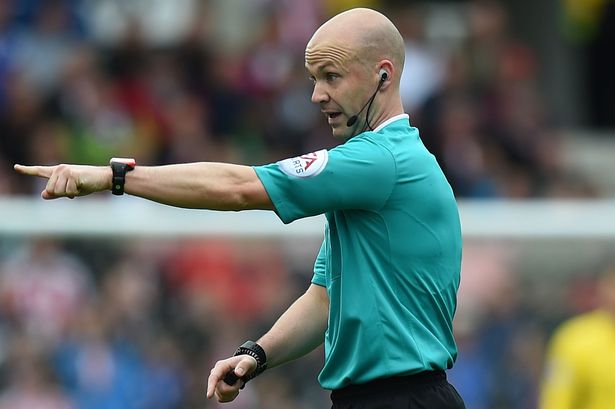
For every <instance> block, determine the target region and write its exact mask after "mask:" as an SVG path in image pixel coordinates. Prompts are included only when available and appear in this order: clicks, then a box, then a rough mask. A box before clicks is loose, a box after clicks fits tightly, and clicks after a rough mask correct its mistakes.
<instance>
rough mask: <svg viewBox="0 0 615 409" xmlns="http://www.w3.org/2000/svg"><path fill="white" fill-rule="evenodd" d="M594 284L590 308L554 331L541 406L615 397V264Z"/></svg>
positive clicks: (556, 407)
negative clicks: (592, 301) (592, 305)
mask: <svg viewBox="0 0 615 409" xmlns="http://www.w3.org/2000/svg"><path fill="white" fill-rule="evenodd" d="M595 284H596V294H595V297H594V299H595V307H594V309H593V310H592V311H590V312H586V313H583V314H579V315H577V316H575V317H573V318H571V319H570V320H568V321H566V322H564V323H563V324H561V326H559V327H558V329H557V330H556V331H555V333H554V334H553V337H552V339H551V342H550V345H549V351H548V355H547V361H546V368H545V373H544V377H543V382H542V390H541V396H540V408H541V409H571V408H579V409H584V408H596V409H598V408H605V409H606V408H611V407H612V406H613V403H614V402H615V388H614V387H613V386H614V385H615V376H614V375H613V371H612V369H613V363H615V349H614V348H613V344H614V343H615V268H613V267H610V268H609V269H607V270H606V271H605V272H604V274H603V275H602V276H601V277H600V278H599V279H598V280H597V281H596V283H595Z"/></svg>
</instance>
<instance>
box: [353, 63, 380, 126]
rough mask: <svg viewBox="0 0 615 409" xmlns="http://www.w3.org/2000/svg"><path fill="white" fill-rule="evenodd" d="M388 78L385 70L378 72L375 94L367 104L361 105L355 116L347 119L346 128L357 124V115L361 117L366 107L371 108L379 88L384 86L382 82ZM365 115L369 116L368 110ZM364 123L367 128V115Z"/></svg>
mask: <svg viewBox="0 0 615 409" xmlns="http://www.w3.org/2000/svg"><path fill="white" fill-rule="evenodd" d="M388 77H389V74H388V73H387V72H386V71H385V70H380V81H379V82H378V87H377V88H376V92H374V95H372V96H371V98H370V99H368V100H367V102H366V103H365V105H363V108H361V110H360V111H359V112H357V113H356V114H355V115H353V116H351V117H350V118H348V121H347V122H346V126H348V127H350V126H353V125H354V124H355V123H356V122H357V119H359V115H361V112H363V110H364V109H365V108H366V107H367V106H368V105H369V106H370V107H371V105H372V102H374V98H376V95H377V94H378V91H380V87H382V84H384V82H385V81H386V80H387V78H388ZM367 114H368V115H369V109H368V110H367ZM365 123H366V124H367V125H368V126H369V122H368V118H367V115H366V116H365Z"/></svg>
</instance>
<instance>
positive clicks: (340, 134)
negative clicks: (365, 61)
mask: <svg viewBox="0 0 615 409" xmlns="http://www.w3.org/2000/svg"><path fill="white" fill-rule="evenodd" d="M305 66H306V68H307V70H308V72H309V75H310V79H311V80H312V82H313V84H314V91H313V92H312V102H313V103H315V104H319V105H320V110H321V112H322V113H323V114H324V115H325V117H326V118H327V122H328V123H329V126H330V127H331V130H332V132H333V136H334V137H336V138H338V139H341V140H347V139H350V138H351V137H353V136H354V135H357V134H358V133H360V132H361V130H362V129H363V125H364V119H363V118H364V115H365V112H363V113H361V115H359V119H358V120H357V121H356V122H355V123H354V124H353V125H352V126H350V127H349V126H347V125H346V123H347V122H348V119H349V118H350V117H352V116H353V115H355V114H357V113H358V112H359V111H360V110H361V108H362V107H363V105H364V104H365V102H366V101H367V100H368V99H369V98H370V96H371V94H370V90H371V92H373V89H372V88H373V87H371V85H372V84H371V83H370V78H369V77H368V74H367V72H366V70H365V69H364V68H363V67H362V66H361V65H360V64H359V62H357V61H356V59H355V58H354V55H353V51H352V49H350V47H344V46H340V45H339V44H326V43H325V44H322V43H321V44H316V45H314V44H312V42H310V44H308V47H307V49H306V52H305ZM367 85H370V87H368V86H367Z"/></svg>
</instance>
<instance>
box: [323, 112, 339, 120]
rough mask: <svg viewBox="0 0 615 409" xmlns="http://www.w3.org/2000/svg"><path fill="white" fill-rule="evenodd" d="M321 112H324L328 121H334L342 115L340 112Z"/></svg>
mask: <svg viewBox="0 0 615 409" xmlns="http://www.w3.org/2000/svg"><path fill="white" fill-rule="evenodd" d="M323 114H325V116H326V117H327V119H328V120H329V122H331V121H334V120H335V119H337V118H339V117H340V116H341V115H342V113H341V112H323Z"/></svg>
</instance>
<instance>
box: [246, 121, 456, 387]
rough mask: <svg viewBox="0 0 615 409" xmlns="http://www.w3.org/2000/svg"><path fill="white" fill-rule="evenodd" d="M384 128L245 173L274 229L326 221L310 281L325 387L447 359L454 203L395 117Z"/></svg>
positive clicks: (450, 354) (412, 132) (415, 136)
mask: <svg viewBox="0 0 615 409" xmlns="http://www.w3.org/2000/svg"><path fill="white" fill-rule="evenodd" d="M384 125H385V126H382V125H381V126H380V127H379V128H377V129H376V130H375V131H373V132H365V133H362V134H360V135H357V136H355V137H353V138H352V139H350V140H348V141H347V142H346V143H344V144H343V145H340V146H338V147H336V148H334V149H331V150H329V151H324V150H323V151H318V152H315V153H312V154H308V155H303V156H302V157H297V158H293V159H287V160H285V161H281V162H278V163H276V164H271V165H266V166H260V167H255V170H256V173H257V175H258V177H259V178H260V180H261V181H262V183H263V185H264V186H265V189H266V190H267V193H268V194H269V196H270V198H271V200H272V202H273V204H274V206H275V208H276V211H277V214H278V216H279V217H280V218H281V220H282V221H283V222H285V223H289V222H291V221H293V220H295V219H298V218H301V217H306V216H312V215H316V214H320V213H325V215H326V219H327V225H326V228H325V238H324V241H323V243H322V246H321V249H320V252H319V254H318V257H317V259H316V262H315V265H314V276H313V278H312V282H313V283H314V284H317V285H321V286H325V287H326V288H327V293H328V295H329V302H330V307H329V322H328V328H327V331H326V333H325V364H324V367H323V369H322V371H321V373H320V376H319V381H320V383H321V385H322V386H323V387H324V388H325V389H339V388H341V387H344V386H346V385H349V384H360V383H364V382H368V381H371V380H374V379H377V378H381V377H388V376H398V375H409V374H413V373H417V372H422V371H425V370H438V369H447V368H450V367H452V365H453V362H454V360H455V358H456V356H457V348H456V345H455V340H454V338H453V327H452V321H453V315H454V313H455V308H456V294H457V289H458V287H459V280H460V269H461V226H460V222H459V215H458V210H457V204H456V201H455V198H454V195H453V192H452V190H451V187H450V185H449V184H448V182H447V180H446V178H445V176H444V174H443V173H442V171H441V169H440V167H439V166H438V163H437V161H436V159H435V158H434V156H433V155H431V154H430V153H429V152H428V151H427V149H426V148H425V147H424V145H423V143H422V141H421V139H420V138H419V133H418V130H417V129H416V128H413V127H411V126H410V125H409V123H408V119H407V116H406V115H404V116H398V117H395V118H392V120H389V121H387V122H386V123H385V124H384Z"/></svg>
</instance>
